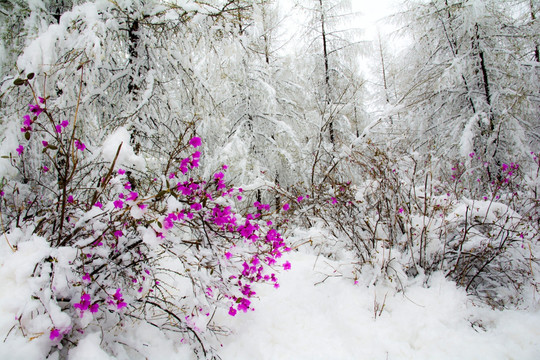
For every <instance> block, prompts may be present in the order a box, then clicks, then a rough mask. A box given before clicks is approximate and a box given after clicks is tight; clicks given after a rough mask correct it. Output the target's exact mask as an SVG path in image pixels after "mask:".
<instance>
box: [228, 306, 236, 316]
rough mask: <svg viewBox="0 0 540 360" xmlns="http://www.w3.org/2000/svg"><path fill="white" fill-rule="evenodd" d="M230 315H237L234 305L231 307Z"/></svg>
mask: <svg viewBox="0 0 540 360" xmlns="http://www.w3.org/2000/svg"><path fill="white" fill-rule="evenodd" d="M229 315H231V316H235V315H236V310H235V309H234V308H233V307H232V306H231V307H230V308H229Z"/></svg>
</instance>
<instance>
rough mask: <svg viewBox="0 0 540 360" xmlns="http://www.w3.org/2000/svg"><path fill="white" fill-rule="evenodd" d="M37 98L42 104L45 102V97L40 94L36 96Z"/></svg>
mask: <svg viewBox="0 0 540 360" xmlns="http://www.w3.org/2000/svg"><path fill="white" fill-rule="evenodd" d="M38 100H39V102H40V103H42V104H44V103H45V99H44V98H42V97H41V96H38Z"/></svg>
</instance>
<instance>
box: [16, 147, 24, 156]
mask: <svg viewBox="0 0 540 360" xmlns="http://www.w3.org/2000/svg"><path fill="white" fill-rule="evenodd" d="M16 150H17V153H19V155H22V153H23V151H24V146H22V145H19V147H18V148H17V149H16Z"/></svg>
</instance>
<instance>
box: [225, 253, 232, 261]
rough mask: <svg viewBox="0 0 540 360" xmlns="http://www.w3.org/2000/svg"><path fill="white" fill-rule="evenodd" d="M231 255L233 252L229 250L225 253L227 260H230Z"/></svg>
mask: <svg viewBox="0 0 540 360" xmlns="http://www.w3.org/2000/svg"><path fill="white" fill-rule="evenodd" d="M231 257H232V254H231V253H230V252H229V251H227V252H226V253H225V258H226V259H227V260H230V258H231Z"/></svg>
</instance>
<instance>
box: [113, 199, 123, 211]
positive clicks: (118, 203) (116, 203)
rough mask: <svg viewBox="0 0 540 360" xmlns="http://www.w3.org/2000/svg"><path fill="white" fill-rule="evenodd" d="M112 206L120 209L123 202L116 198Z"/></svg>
mask: <svg viewBox="0 0 540 360" xmlns="http://www.w3.org/2000/svg"><path fill="white" fill-rule="evenodd" d="M114 207H115V208H117V209H122V208H123V207H124V202H123V201H122V200H116V201H115V202H114Z"/></svg>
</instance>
